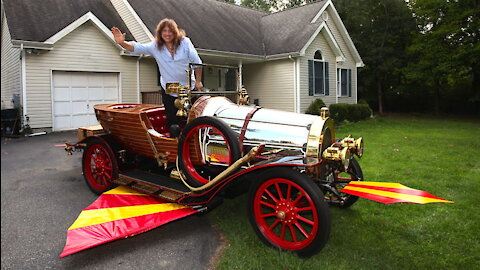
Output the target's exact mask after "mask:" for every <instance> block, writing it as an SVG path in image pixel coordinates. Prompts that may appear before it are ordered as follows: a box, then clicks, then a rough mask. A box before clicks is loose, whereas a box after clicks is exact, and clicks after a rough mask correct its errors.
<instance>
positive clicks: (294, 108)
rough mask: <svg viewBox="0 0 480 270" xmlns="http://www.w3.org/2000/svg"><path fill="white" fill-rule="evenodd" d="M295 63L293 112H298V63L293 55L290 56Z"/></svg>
mask: <svg viewBox="0 0 480 270" xmlns="http://www.w3.org/2000/svg"><path fill="white" fill-rule="evenodd" d="M288 59H290V60H291V61H292V63H293V111H294V112H297V111H298V109H297V61H296V59H293V58H292V56H291V55H289V56H288Z"/></svg>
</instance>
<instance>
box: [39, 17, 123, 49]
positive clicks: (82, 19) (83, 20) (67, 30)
mask: <svg viewBox="0 0 480 270" xmlns="http://www.w3.org/2000/svg"><path fill="white" fill-rule="evenodd" d="M88 21H91V22H92V23H93V25H95V26H96V27H97V28H98V30H100V32H101V33H102V34H103V35H104V36H106V37H107V38H108V39H109V40H110V42H112V43H113V44H114V45H115V46H116V47H117V48H118V49H121V50H123V48H122V47H121V46H120V45H118V44H117V43H116V42H115V39H114V38H113V34H112V32H111V31H110V30H109V29H108V28H107V27H106V26H105V24H103V23H102V22H101V21H100V20H99V19H98V18H97V16H95V15H94V14H93V13H92V12H90V11H89V12H87V13H85V15H83V16H82V17H80V18H78V19H77V20H76V21H74V22H72V23H71V24H69V25H67V26H66V27H65V28H63V29H62V30H60V31H59V32H57V33H56V34H55V35H53V36H51V37H50V38H48V39H47V40H45V42H44V43H46V44H55V43H56V42H57V41H59V40H61V39H62V38H64V37H65V36H66V35H68V34H70V33H71V32H73V31H74V30H75V29H77V28H78V27H80V26H81V25H82V24H84V23H86V22H88Z"/></svg>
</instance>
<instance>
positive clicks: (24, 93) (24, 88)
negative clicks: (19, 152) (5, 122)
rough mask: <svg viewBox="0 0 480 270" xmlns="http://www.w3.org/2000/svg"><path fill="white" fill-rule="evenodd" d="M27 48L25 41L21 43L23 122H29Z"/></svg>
mask: <svg viewBox="0 0 480 270" xmlns="http://www.w3.org/2000/svg"><path fill="white" fill-rule="evenodd" d="M25 60H26V59H25V49H24V48H23V43H22V44H20V61H21V65H20V66H21V67H20V68H21V71H20V76H21V82H20V83H21V85H22V86H21V87H22V114H23V117H22V119H23V124H24V125H26V124H27V76H26V69H25Z"/></svg>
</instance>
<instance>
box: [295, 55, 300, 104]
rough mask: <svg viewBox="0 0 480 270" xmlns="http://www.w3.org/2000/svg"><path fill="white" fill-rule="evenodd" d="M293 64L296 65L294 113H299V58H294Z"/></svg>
mask: <svg viewBox="0 0 480 270" xmlns="http://www.w3.org/2000/svg"><path fill="white" fill-rule="evenodd" d="M295 65H296V84H297V85H296V95H297V98H296V101H297V110H296V111H295V112H296V113H301V112H300V109H301V108H300V106H301V105H300V104H301V103H300V58H296V59H295Z"/></svg>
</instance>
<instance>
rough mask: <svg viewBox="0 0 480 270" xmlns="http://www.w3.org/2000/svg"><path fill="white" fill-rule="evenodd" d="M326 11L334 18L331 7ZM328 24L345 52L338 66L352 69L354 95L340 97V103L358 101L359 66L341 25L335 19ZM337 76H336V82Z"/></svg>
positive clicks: (328, 21)
mask: <svg viewBox="0 0 480 270" xmlns="http://www.w3.org/2000/svg"><path fill="white" fill-rule="evenodd" d="M325 12H327V13H328V18H333V15H332V13H333V12H334V11H333V10H332V8H331V7H328V8H327V10H325ZM327 25H328V28H329V29H330V31H331V32H332V35H333V36H334V37H335V40H336V41H337V43H338V46H340V49H341V50H342V52H343V55H344V56H345V58H346V59H345V61H343V62H340V63H338V66H337V68H345V69H351V70H352V96H351V97H340V96H339V97H338V103H356V101H357V67H356V63H355V59H354V57H353V55H352V53H351V51H350V49H349V48H348V46H347V42H346V41H345V39H344V38H343V36H342V35H341V34H340V31H339V26H338V25H337V24H335V22H334V20H333V19H329V20H327ZM336 80H337V78H336V77H335V82H336Z"/></svg>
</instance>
